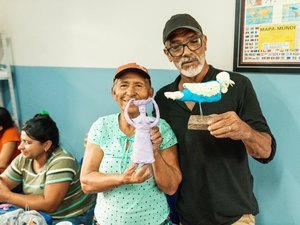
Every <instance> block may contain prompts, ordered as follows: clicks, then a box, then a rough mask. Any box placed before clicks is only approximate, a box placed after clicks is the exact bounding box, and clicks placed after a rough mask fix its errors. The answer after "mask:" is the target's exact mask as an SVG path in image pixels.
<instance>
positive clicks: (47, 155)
mask: <svg viewBox="0 0 300 225" xmlns="http://www.w3.org/2000/svg"><path fill="white" fill-rule="evenodd" d="M19 149H20V150H21V154H20V155H19V156H17V157H16V158H15V159H14V160H13V161H12V163H11V165H10V166H9V167H8V168H7V169H6V170H5V172H4V173H2V174H1V176H0V201H1V202H9V203H11V204H14V205H17V206H19V207H23V208H28V209H30V210H40V211H43V212H46V213H48V214H49V215H51V216H52V219H53V224H56V223H58V222H61V221H65V220H67V221H71V222H72V223H73V224H91V223H92V219H93V208H94V204H95V196H94V195H87V194H84V193H83V192H82V189H81V185H80V181H79V174H80V165H79V163H78V162H77V160H76V159H75V158H74V157H73V156H72V155H71V154H70V153H68V152H67V151H65V150H64V149H62V148H61V147H60V146H59V131H58V128H57V126H56V123H55V122H54V121H53V120H52V119H51V117H50V116H49V115H47V114H37V115H36V116H35V117H33V118H32V119H30V120H28V121H27V122H26V123H25V125H24V126H23V127H22V131H21V144H20V145H19ZM21 182H22V183H23V192H24V194H17V193H12V192H11V191H10V190H11V189H12V188H14V187H15V186H17V185H18V184H20V183H21Z"/></svg>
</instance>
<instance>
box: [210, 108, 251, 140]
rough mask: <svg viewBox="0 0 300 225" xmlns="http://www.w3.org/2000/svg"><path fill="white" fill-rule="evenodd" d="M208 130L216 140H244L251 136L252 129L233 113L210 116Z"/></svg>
mask: <svg viewBox="0 0 300 225" xmlns="http://www.w3.org/2000/svg"><path fill="white" fill-rule="evenodd" d="M208 130H209V131H210V134H211V135H213V136H214V137H216V138H231V139H233V140H244V139H248V138H249V137H250V136H251V132H252V128H251V127H250V126H249V125H248V124H247V123H245V122H244V121H242V120H241V119H240V118H239V116H238V115H237V114H236V113H235V112H233V111H230V112H226V113H222V114H218V115H212V118H211V119H210V120H209V121H208Z"/></svg>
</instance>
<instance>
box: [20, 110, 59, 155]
mask: <svg viewBox="0 0 300 225" xmlns="http://www.w3.org/2000/svg"><path fill="white" fill-rule="evenodd" d="M22 131H25V133H26V134H27V135H28V136H29V137H30V138H31V139H33V140H36V141H39V142H41V143H44V142H45V141H47V140H51V141H52V146H51V148H50V149H49V151H48V153H49V154H50V153H51V152H53V151H54V150H55V149H56V148H57V147H58V146H59V131H58V128H57V126H56V123H55V122H54V121H53V120H52V118H51V117H50V116H49V115H48V114H36V115H35V116H34V117H33V118H32V119H30V120H28V121H27V122H25V124H24V126H23V127H22Z"/></svg>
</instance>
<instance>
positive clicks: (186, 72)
mask: <svg viewBox="0 0 300 225" xmlns="http://www.w3.org/2000/svg"><path fill="white" fill-rule="evenodd" d="M191 59H197V60H198V62H199V65H198V66H197V67H196V68H194V67H189V68H188V69H183V68H182V64H183V63H184V62H187V61H189V60H191ZM204 64H205V55H204V54H203V55H201V56H200V57H199V56H192V57H183V58H181V60H180V62H178V63H177V64H175V66H176V67H177V69H178V70H179V72H180V73H181V74H182V75H184V76H186V77H195V76H197V75H198V74H199V73H200V72H201V70H202V69H203V66H204Z"/></svg>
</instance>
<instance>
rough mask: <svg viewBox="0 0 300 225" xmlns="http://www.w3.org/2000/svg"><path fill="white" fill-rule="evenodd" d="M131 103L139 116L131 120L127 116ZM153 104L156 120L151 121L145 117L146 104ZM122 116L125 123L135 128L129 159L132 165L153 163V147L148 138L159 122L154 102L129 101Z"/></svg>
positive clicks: (151, 100)
mask: <svg viewBox="0 0 300 225" xmlns="http://www.w3.org/2000/svg"><path fill="white" fill-rule="evenodd" d="M131 102H133V104H135V105H136V106H137V107H138V108H139V111H140V115H139V116H138V117H136V118H133V119H131V118H130V117H129V116H128V112H127V110H128V107H129V106H130V104H131ZM150 102H153V105H154V108H155V111H156V119H155V120H153V119H152V118H150V117H148V116H147V112H146V111H147V107H146V106H147V104H148V103H150ZM124 116H125V119H126V121H127V122H128V123H129V124H130V125H132V126H134V127H135V137H134V142H133V152H132V155H131V159H132V161H133V162H134V163H142V164H148V163H153V162H154V161H155V160H154V155H153V146H152V142H151V138H150V130H151V128H152V127H154V126H156V125H157V124H158V122H159V118H160V115H159V110H158V106H157V104H156V102H155V101H154V99H152V98H149V99H146V100H135V99H130V101H129V102H128V103H127V105H126V107H125V110H124Z"/></svg>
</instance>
